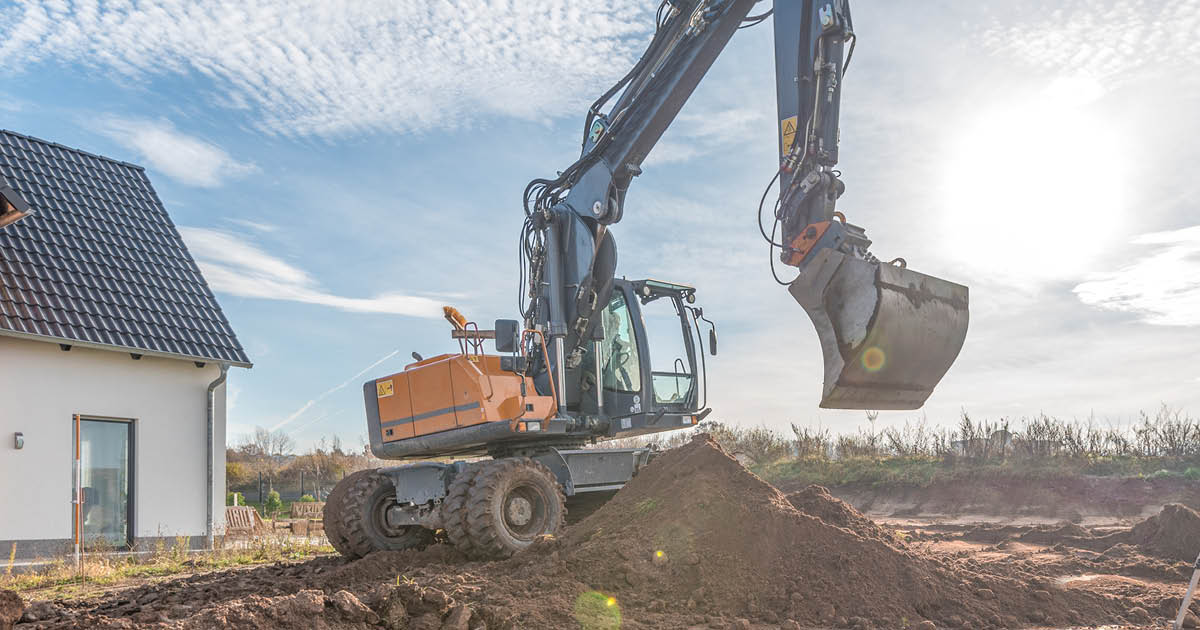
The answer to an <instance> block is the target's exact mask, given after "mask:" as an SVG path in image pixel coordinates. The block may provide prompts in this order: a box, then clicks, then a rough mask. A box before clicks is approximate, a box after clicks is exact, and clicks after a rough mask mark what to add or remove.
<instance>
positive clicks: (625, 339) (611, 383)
mask: <svg viewBox="0 0 1200 630" xmlns="http://www.w3.org/2000/svg"><path fill="white" fill-rule="evenodd" d="M614 284H615V286H614V287H613V291H612V295H611V297H610V298H609V300H608V304H605V305H604V307H602V308H601V309H600V317H601V320H600V323H601V325H602V326H603V327H604V340H603V341H601V342H600V377H601V378H600V384H601V387H602V392H603V393H602V395H603V397H604V412H605V414H606V415H608V416H610V417H613V418H624V420H619V421H618V422H620V423H621V426H620V427H619V428H623V429H628V428H629V426H630V423H631V421H630V417H631V416H634V415H636V414H640V413H643V412H644V411H645V403H646V399H645V397H644V396H643V393H644V392H645V391H646V390H647V381H648V380H649V372H648V369H647V368H648V367H649V366H648V364H647V363H645V357H646V356H647V352H646V341H645V339H644V335H641V334H639V333H640V332H641V331H642V326H641V325H640V324H641V312H640V311H638V310H637V306H638V305H637V302H636V300H634V299H633V296H632V294H631V293H630V292H629V287H628V284H627V283H625V282H621V281H617V282H616V283H614Z"/></svg>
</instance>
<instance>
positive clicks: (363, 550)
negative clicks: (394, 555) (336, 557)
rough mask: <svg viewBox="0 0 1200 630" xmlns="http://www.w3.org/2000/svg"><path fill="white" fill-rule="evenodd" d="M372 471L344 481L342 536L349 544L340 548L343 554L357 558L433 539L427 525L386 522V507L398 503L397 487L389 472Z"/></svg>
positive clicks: (346, 543)
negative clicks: (400, 525) (404, 524)
mask: <svg viewBox="0 0 1200 630" xmlns="http://www.w3.org/2000/svg"><path fill="white" fill-rule="evenodd" d="M369 472H370V474H367V475H363V476H361V477H357V478H355V479H354V480H353V481H351V479H350V477H347V478H346V479H345V480H344V481H345V482H350V483H348V484H347V485H346V494H345V497H344V498H343V499H342V509H341V510H340V511H339V512H340V514H341V517H342V518H341V522H340V523H338V527H339V535H340V536H341V538H342V540H343V541H344V544H345V547H346V549H345V551H342V550H339V551H341V554H342V555H343V556H346V557H347V558H351V559H355V558H362V557H363V556H366V555H367V554H369V553H371V552H373V551H403V550H405V549H421V548H424V547H426V546H428V545H429V543H431V542H433V532H432V531H430V530H428V529H425V528H424V527H420V526H418V525H409V526H405V527H389V526H388V525H387V518H386V515H387V509H388V507H390V506H392V505H394V504H395V502H396V487H395V486H394V485H393V484H392V480H391V479H389V478H388V476H387V475H384V474H383V473H380V472H379V471H377V470H372V471H369ZM335 490H336V489H335Z"/></svg>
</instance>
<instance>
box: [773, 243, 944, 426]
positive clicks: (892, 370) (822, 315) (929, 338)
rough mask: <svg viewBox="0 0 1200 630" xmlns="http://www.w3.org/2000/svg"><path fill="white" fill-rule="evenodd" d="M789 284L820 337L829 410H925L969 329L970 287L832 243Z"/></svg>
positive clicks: (823, 403)
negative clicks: (856, 255)
mask: <svg viewBox="0 0 1200 630" xmlns="http://www.w3.org/2000/svg"><path fill="white" fill-rule="evenodd" d="M788 291H789V292H790V293H791V294H792V297H794V298H795V299H796V301H797V302H798V303H799V304H800V306H802V307H804V310H805V312H807V313H808V316H809V318H810V319H811V320H812V322H813V326H814V327H815V328H816V330H817V337H818V338H819V339H820V342H821V354H822V356H823V359H824V362H825V385H824V389H823V391H822V395H821V407H823V408H826V409H919V408H920V407H921V406H922V405H924V404H925V400H926V399H928V398H929V395H930V394H932V393H933V388H934V387H935V386H936V385H937V384H938V382H939V381H941V380H942V377H943V376H945V374H946V371H947V370H949V369H950V365H951V364H952V363H954V359H955V358H956V357H958V352H959V350H961V349H962V345H963V340H964V339H965V338H966V335H967V321H968V310H967V302H968V295H967V287H965V286H963V285H961V284H956V283H953V282H949V281H946V280H942V279H940V278H935V277H933V276H929V275H925V274H923V273H918V272H916V271H911V270H909V269H906V268H904V267H902V266H897V265H892V264H883V263H878V262H868V261H865V260H860V259H857V258H854V257H851V256H847V255H846V254H844V253H842V252H838V251H835V250H833V249H824V250H821V251H820V252H818V253H817V254H816V256H815V257H814V259H813V261H812V262H811V263H809V265H808V266H807V267H806V268H805V270H804V272H803V273H801V274H800V277H798V278H797V279H796V280H795V281H794V282H792V284H791V285H789V287H788Z"/></svg>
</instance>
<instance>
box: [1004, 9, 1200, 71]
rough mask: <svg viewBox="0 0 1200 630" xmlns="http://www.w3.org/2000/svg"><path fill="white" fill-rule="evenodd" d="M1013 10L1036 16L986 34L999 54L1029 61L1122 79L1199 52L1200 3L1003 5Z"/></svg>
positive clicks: (1186, 59)
mask: <svg viewBox="0 0 1200 630" xmlns="http://www.w3.org/2000/svg"><path fill="white" fill-rule="evenodd" d="M1002 10H1004V11H1006V12H1008V13H1009V14H1013V13H1015V14H1020V15H1023V16H1026V17H1034V16H1035V17H1036V20H1028V19H1021V20H1015V21H1011V22H1010V23H1009V24H1006V25H1003V26H1000V25H993V26H991V27H989V28H988V29H987V30H986V32H984V33H983V34H982V36H981V39H982V41H983V42H984V45H985V46H986V47H987V48H989V49H990V50H992V51H993V52H994V53H996V54H997V56H1000V57H1004V58H1013V57H1015V58H1017V59H1020V60H1021V61H1024V62H1026V63H1028V64H1030V65H1034V66H1038V67H1042V68H1046V69H1049V70H1054V71H1057V72H1064V71H1065V72H1066V73H1068V74H1075V75H1078V74H1083V75H1087V76H1092V77H1096V78H1103V79H1110V80H1111V81H1114V82H1123V81H1129V80H1133V79H1135V78H1138V75H1139V74H1140V73H1139V72H1135V70H1139V69H1144V68H1146V67H1151V66H1153V67H1158V68H1159V69H1161V70H1168V71H1169V70H1170V68H1171V67H1172V66H1173V65H1175V64H1180V63H1182V64H1189V65H1194V63H1195V58H1196V56H1197V55H1200V39H1198V38H1197V37H1196V33H1197V32H1198V31H1200V4H1197V3H1196V2H1191V1H1182V2H1181V1H1178V0H1176V1H1171V2H1159V3H1143V2H1118V1H1116V0H1069V1H1067V2H1063V3H1062V4H1061V6H1058V7H1055V8H1054V9H1053V10H1050V9H1048V8H1047V7H1045V6H1044V5H1043V4H1040V3H1037V4H1032V5H1029V6H1026V7H1020V8H1018V7H1017V6H1014V5H1008V4H1006V5H1004V6H1003V9H1002Z"/></svg>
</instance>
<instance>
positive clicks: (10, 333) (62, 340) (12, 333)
mask: <svg viewBox="0 0 1200 630" xmlns="http://www.w3.org/2000/svg"><path fill="white" fill-rule="evenodd" d="M0 337H13V338H15V339H25V340H27V341H45V342H49V343H59V344H66V345H68V346H72V347H75V346H78V347H80V348H91V349H93V350H108V351H112V352H129V353H132V354H140V355H142V356H145V357H158V358H160V359H177V360H181V361H200V362H202V363H228V364H229V365H231V366H234V367H240V368H247V369H249V368H252V367H254V364H253V363H249V362H246V361H236V360H233V359H221V358H217V357H201V356H192V355H188V354H176V353H174V352H161V351H158V350H147V349H145V348H134V347H132V346H116V345H111V344H106V343H93V342H90V341H79V340H78V339H69V338H67V337H51V336H48V335H38V334H34V333H25V332H20V331H16V330H8V329H0Z"/></svg>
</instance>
